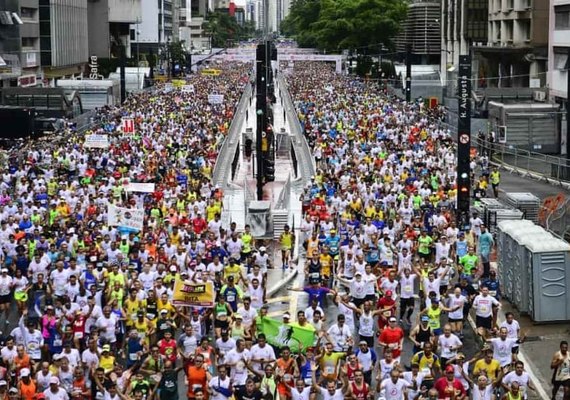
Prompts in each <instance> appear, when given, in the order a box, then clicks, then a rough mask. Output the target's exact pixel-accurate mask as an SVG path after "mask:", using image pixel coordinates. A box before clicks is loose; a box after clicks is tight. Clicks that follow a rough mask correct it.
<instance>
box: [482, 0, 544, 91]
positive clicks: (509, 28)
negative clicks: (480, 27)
mask: <svg viewBox="0 0 570 400" xmlns="http://www.w3.org/2000/svg"><path fill="white" fill-rule="evenodd" d="M488 4H489V21H488V28H487V32H488V40H487V43H484V44H481V45H474V53H475V54H476V55H478V56H479V60H480V61H479V66H478V79H477V81H476V87H480V88H486V87H491V88H493V87H496V88H507V87H514V88H539V87H544V85H545V84H546V68H547V57H548V19H549V2H548V1H546V0H489V3H488Z"/></svg>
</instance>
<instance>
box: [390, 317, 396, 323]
mask: <svg viewBox="0 0 570 400" xmlns="http://www.w3.org/2000/svg"><path fill="white" fill-rule="evenodd" d="M388 321H389V322H396V321H397V320H396V317H390V319H388Z"/></svg>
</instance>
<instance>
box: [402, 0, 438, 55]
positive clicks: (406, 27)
mask: <svg viewBox="0 0 570 400" xmlns="http://www.w3.org/2000/svg"><path fill="white" fill-rule="evenodd" d="M440 18H441V2H440V1H435V0H413V1H412V2H411V3H410V4H409V5H408V15H407V17H406V19H405V21H404V22H403V23H402V30H401V32H400V33H399V34H398V35H397V36H396V38H395V40H394V41H395V44H396V50H397V51H398V52H399V54H400V56H403V55H404V54H405V53H406V51H407V49H408V47H409V48H410V50H411V51H412V54H413V58H414V63H421V64H439V63H440V58H441V27H440Z"/></svg>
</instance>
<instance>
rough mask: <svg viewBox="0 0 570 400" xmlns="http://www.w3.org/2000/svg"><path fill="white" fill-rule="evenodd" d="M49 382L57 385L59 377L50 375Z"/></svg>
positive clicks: (0, 382)
mask: <svg viewBox="0 0 570 400" xmlns="http://www.w3.org/2000/svg"><path fill="white" fill-rule="evenodd" d="M1 384H2V381H0V385H1ZM49 384H50V385H59V378H58V377H57V376H52V377H51V378H49Z"/></svg>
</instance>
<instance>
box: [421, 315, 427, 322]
mask: <svg viewBox="0 0 570 400" xmlns="http://www.w3.org/2000/svg"><path fill="white" fill-rule="evenodd" d="M421 320H422V322H427V321H429V317H428V316H427V315H422V319H421Z"/></svg>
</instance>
